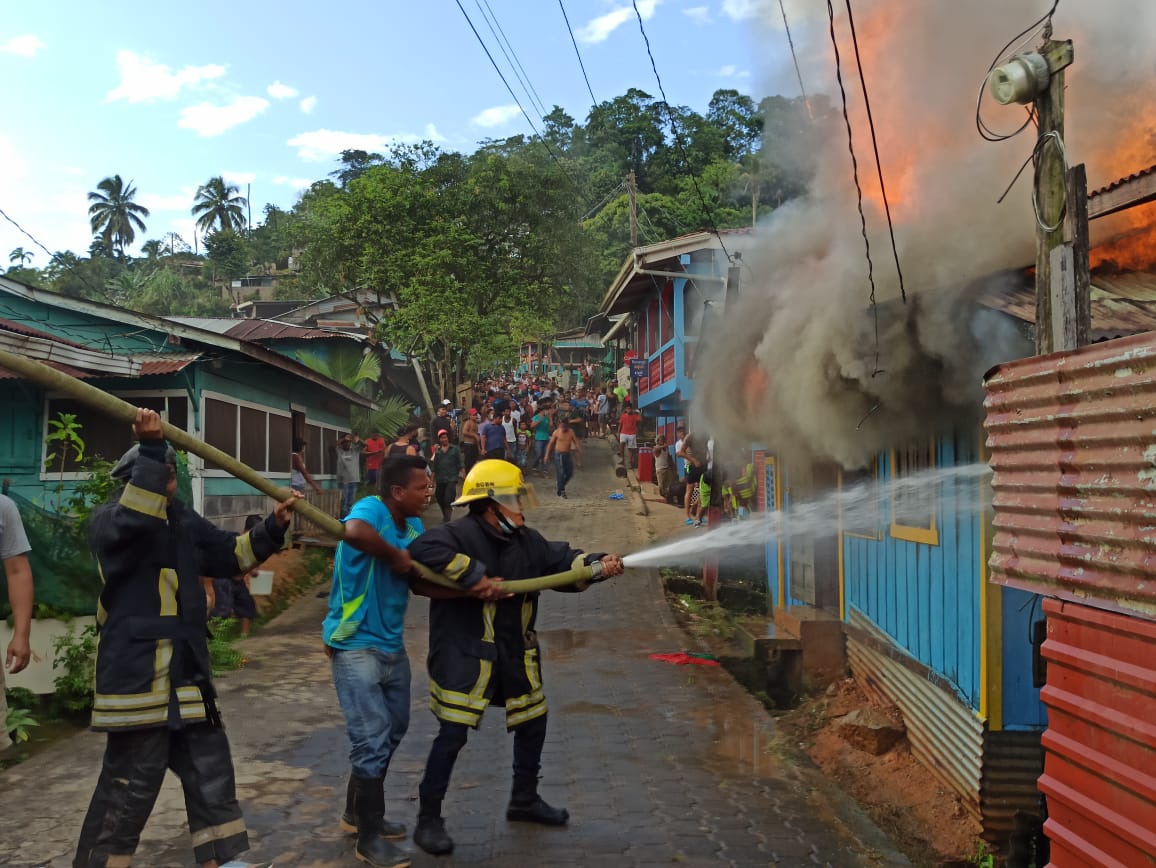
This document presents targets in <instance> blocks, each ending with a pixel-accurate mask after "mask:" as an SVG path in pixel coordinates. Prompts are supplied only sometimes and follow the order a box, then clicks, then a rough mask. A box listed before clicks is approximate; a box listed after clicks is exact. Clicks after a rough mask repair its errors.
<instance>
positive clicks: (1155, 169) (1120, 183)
mask: <svg viewBox="0 0 1156 868" xmlns="http://www.w3.org/2000/svg"><path fill="white" fill-rule="evenodd" d="M1153 173H1156V166H1149V167H1148V168H1147V169H1141V170H1140V171H1139V172H1133V173H1132V174H1131V175H1129V176H1128V177H1127V178H1119V179H1117V180H1115V181H1113V182H1112V183H1111V184H1108V185H1106V186H1104V187H1101V188H1100V189H1099V190H1093V191H1092V192H1090V193H1088V198H1089V199H1091V198H1092V197H1094V196H1099V195H1101V194H1103V193H1107V192H1108V191H1109V190H1115V189H1116V188H1117V187H1123V186H1124V185H1125V184H1131V183H1132V182H1133V181H1138V180H1140V179H1141V178H1146V177H1147V176H1148V175H1151V174H1153Z"/></svg>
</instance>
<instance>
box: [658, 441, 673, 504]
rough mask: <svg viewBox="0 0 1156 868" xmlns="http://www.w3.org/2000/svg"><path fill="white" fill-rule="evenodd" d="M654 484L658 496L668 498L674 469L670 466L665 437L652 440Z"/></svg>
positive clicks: (668, 450)
mask: <svg viewBox="0 0 1156 868" xmlns="http://www.w3.org/2000/svg"><path fill="white" fill-rule="evenodd" d="M654 482H655V485H657V486H658V496H659V497H661V498H662V499H663V500H669V498H670V486H671V485H672V484H673V482H674V468H673V467H672V466H671V458H670V449H669V448H668V447H667V445H666V435H665V434H659V435H658V436H657V437H656V438H655V440H654Z"/></svg>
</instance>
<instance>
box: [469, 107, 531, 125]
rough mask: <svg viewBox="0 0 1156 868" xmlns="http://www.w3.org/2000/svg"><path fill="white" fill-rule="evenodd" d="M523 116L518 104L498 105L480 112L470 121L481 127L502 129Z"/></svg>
mask: <svg viewBox="0 0 1156 868" xmlns="http://www.w3.org/2000/svg"><path fill="white" fill-rule="evenodd" d="M521 114H522V110H521V109H520V108H518V106H517V105H516V104H511V105H496V106H493V107H492V108H488V109H484V110H483V111H481V112H479V113H478V114H477V115H476V116H475V117H474V118H473V119H471V120H470V123H472V124H474V125H476V126H479V127H500V126H505V125H506V124H508V123H509V122H510V121H512V120H513V119H514V118H516V117H519V116H520V115H521Z"/></svg>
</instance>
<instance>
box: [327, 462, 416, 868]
mask: <svg viewBox="0 0 1156 868" xmlns="http://www.w3.org/2000/svg"><path fill="white" fill-rule="evenodd" d="M380 488H381V493H380V494H379V495H376V496H374V497H365V498H362V499H361V500H359V501H358V502H357V503H355V504H354V505H353V509H352V510H350V512H349V515H348V516H346V518H345V535H344V538H343V539H342V541H341V542H340V543H339V544H338V546H337V554H336V556H335V558H334V565H333V588H332V590H331V591H330V592H329V613H328V615H326V617H325V621H324V623H323V624H322V628H321V635H322V639H323V640H324V641H325V645H326V651H327V653H328V654H329V657H330V659H331V661H332V667H333V685H334V687H335V688H336V689H337V699H338V701H339V702H340V703H341V711H342V713H343V714H344V715H345V729H346V732H347V733H348V735H349V743H350V751H349V762H350V764H351V765H352V767H353V772H352V774H351V775H350V779H349V788H348V792H347V795H346V804H345V814H344V816H343V817H342V818H341V828H342V829H343V830H345V831H347V832H352V831H356V832H357V845H356V852H357V857H358V858H359V859H360V860H361V861H363V862H368V863H369V864H370V865H373V866H377V868H382V866H384V868H401V866H405V865H409V859H408V857H406V856H405V854H404V853H402V852H401V851H400V850H398V849H397V848H396V847H394V845H393V844H390V843H389V842H388V841H387V840H386V839H387V838H404V837H405V826H402V825H400V824H398V823H389V822H387V821H386V819H385V790H384V785H385V773H386V771H387V770H388V768H389V761H390V759H391V758H392V756H393V752H394V751H395V750H396V749H397V746H398V745H399V744H400V743H401V739H402V736H404V735H405V731H406V729H408V728H409V705H410V695H409V687H410V669H409V658H408V657H407V656H406V653H405V642H404V636H403V632H404V629H405V610H406V606H407V604H408V602H409V575H410V573H411V571H412V569H413V561H412V560H410V557H409V553H408V552H407V551H406V548H407V547H408V546H409V544H410V543H411V542H412V541H413V540H415V539H417V538H418V537H419V536H420V535H421V533H422V531H423V530H424V527H423V526H422V521H421V519H420V518H419V516H420V515H421V514H422V512H423V511H424V509H425V504H426V501H427V500H428V499H429V468H428V465H427V464H426V462H425V460H424V459H422V458H420V457H418V456H416V455H402V456H397V457H395V458H391V459H388V460H387V461H385V462H384V464H383V466H382V468H381V486H380Z"/></svg>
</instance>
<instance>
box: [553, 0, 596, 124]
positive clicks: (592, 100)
mask: <svg viewBox="0 0 1156 868" xmlns="http://www.w3.org/2000/svg"><path fill="white" fill-rule="evenodd" d="M558 8H559V9H561V10H562V19H563V20H564V21H565V22H566V31H567V32H568V33H569V34H570V42H571V44H572V45H573V46H574V53H575V54H576V55H578V66H579V68H581V70H582V78H584V79H585V80H586V90H587V91H588V92H589V94H590V103H591V104H592V105H598V99H597V98H596V97H595V96H594V88H592V87H591V86H590V77H589V76H587V75H586V64H585V63H583V62H582V52H580V51H579V50H578V40H577V39H575V38H574V29H573V28H572V27H571V26H570V16H569V15H567V14H566V7H565V6H564V5H562V0H558Z"/></svg>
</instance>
